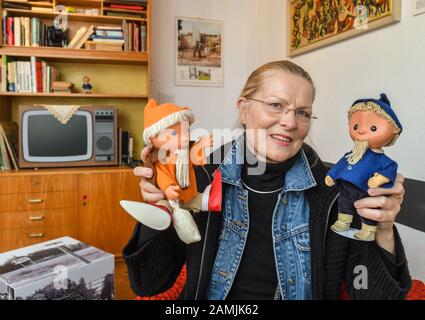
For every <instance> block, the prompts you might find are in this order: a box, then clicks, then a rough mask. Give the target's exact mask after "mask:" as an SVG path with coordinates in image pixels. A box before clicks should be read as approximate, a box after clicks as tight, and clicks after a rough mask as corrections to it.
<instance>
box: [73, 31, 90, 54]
mask: <svg viewBox="0 0 425 320" xmlns="http://www.w3.org/2000/svg"><path fill="white" fill-rule="evenodd" d="M93 31H94V26H90V27H89V28H88V29H87V31H86V33H84V35H83V36H82V37H81V38H80V39H79V40H78V41H77V43H76V44H75V45H74V47H73V48H74V49H80V48H81V47H82V46H83V45H84V42H86V41H87V40H88V39H89V38H90V36H91V35H92V33H93Z"/></svg>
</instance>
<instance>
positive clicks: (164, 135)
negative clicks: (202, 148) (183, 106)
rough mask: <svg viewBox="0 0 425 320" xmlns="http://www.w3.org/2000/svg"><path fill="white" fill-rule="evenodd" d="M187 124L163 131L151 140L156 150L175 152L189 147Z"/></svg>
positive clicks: (180, 124) (176, 125)
mask: <svg viewBox="0 0 425 320" xmlns="http://www.w3.org/2000/svg"><path fill="white" fill-rule="evenodd" d="M189 137H190V135H189V122H186V121H184V122H181V123H178V124H175V125H174V126H171V127H169V128H168V129H165V130H163V131H162V132H161V133H160V134H159V135H157V136H156V137H155V138H151V142H152V144H153V146H154V147H155V148H157V149H163V150H170V151H176V150H181V149H186V148H188V147H189Z"/></svg>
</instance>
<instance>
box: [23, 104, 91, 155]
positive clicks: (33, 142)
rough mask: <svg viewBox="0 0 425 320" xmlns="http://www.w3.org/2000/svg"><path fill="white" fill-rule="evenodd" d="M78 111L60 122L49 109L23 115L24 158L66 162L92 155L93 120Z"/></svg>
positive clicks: (88, 114)
mask: <svg viewBox="0 0 425 320" xmlns="http://www.w3.org/2000/svg"><path fill="white" fill-rule="evenodd" d="M91 118H92V117H91V114H90V113H89V112H86V111H77V112H76V114H74V115H73V116H72V118H71V119H70V120H69V121H68V122H67V123H66V124H62V123H60V122H59V121H58V120H57V119H56V118H55V117H54V116H53V115H51V114H50V113H49V112H48V111H47V110H31V111H27V112H25V113H24V116H23V149H24V159H25V160H27V161H34V162H62V161H63V162H67V161H81V160H87V159H90V158H91V156H92V119H91Z"/></svg>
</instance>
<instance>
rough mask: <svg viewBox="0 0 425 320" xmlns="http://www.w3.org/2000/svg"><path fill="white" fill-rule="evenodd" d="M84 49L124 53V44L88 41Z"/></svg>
mask: <svg viewBox="0 0 425 320" xmlns="http://www.w3.org/2000/svg"><path fill="white" fill-rule="evenodd" d="M84 48H85V49H88V50H105V51H122V43H114V42H100V41H99V42H94V41H86V43H85V44H84Z"/></svg>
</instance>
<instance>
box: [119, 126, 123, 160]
mask: <svg viewBox="0 0 425 320" xmlns="http://www.w3.org/2000/svg"><path fill="white" fill-rule="evenodd" d="M121 146H122V128H118V165H122V148H121Z"/></svg>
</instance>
